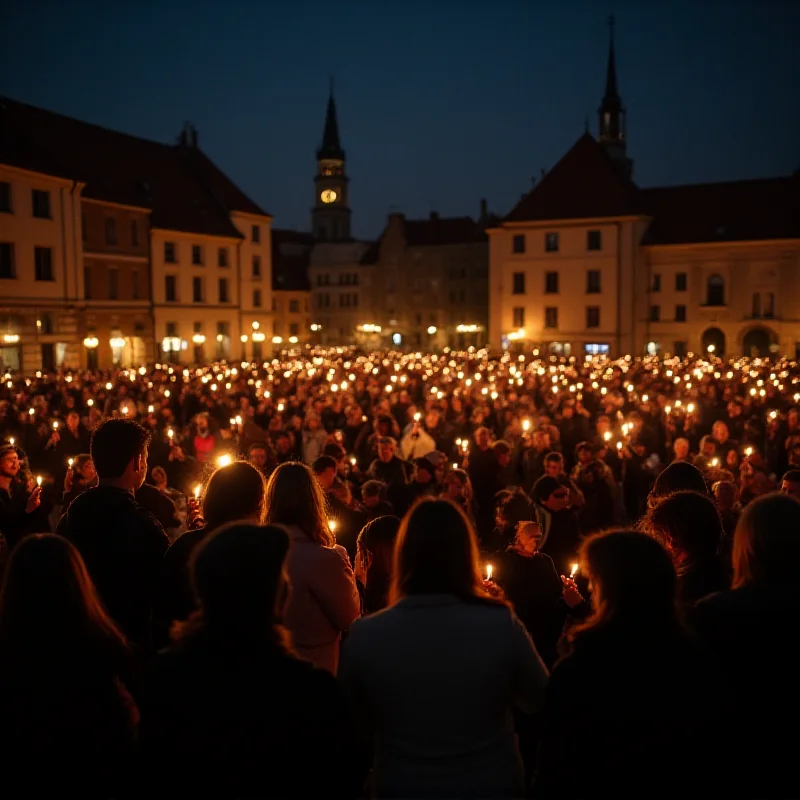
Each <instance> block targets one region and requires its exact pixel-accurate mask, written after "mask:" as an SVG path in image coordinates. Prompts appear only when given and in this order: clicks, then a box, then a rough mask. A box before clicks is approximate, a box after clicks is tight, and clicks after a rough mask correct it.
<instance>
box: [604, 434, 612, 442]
mask: <svg viewBox="0 0 800 800" xmlns="http://www.w3.org/2000/svg"><path fill="white" fill-rule="evenodd" d="M603 441H606V442H610V441H611V431H606V432H605V433H604V434H603Z"/></svg>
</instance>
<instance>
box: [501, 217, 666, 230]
mask: <svg viewBox="0 0 800 800" xmlns="http://www.w3.org/2000/svg"><path fill="white" fill-rule="evenodd" d="M651 220H652V217H648V216H646V215H644V214H641V215H638V214H635V215H631V216H626V217H581V218H577V219H534V220H523V221H522V222H502V223H500V225H498V226H496V227H494V228H487V229H486V233H488V234H492V233H501V232H503V231H522V230H529V229H531V228H535V229H542V230H548V229H552V228H556V227H558V228H580V227H583V226H585V225H615V224H617V223H618V222H650V221H651Z"/></svg>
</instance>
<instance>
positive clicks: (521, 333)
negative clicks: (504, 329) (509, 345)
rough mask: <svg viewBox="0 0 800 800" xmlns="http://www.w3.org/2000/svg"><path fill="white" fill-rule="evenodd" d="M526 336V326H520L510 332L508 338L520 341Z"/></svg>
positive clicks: (512, 340)
mask: <svg viewBox="0 0 800 800" xmlns="http://www.w3.org/2000/svg"><path fill="white" fill-rule="evenodd" d="M524 338H525V328H519V329H518V330H516V331H511V333H509V334H508V339H509V341H511V342H518V341H519V340H520V339H524Z"/></svg>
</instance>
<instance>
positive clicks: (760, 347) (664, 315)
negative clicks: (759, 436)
mask: <svg viewBox="0 0 800 800" xmlns="http://www.w3.org/2000/svg"><path fill="white" fill-rule="evenodd" d="M599 131H600V132H599V136H598V139H597V140H595V139H594V138H593V137H592V136H590V135H589V134H588V133H586V134H584V135H583V136H582V137H581V138H580V139H579V140H578V141H577V142H576V144H575V145H574V146H573V147H572V148H571V149H570V150H569V151H568V152H567V154H566V155H565V156H564V157H563V158H562V159H561V160H560V161H559V162H558V163H557V164H556V165H555V166H554V167H553V169H552V170H551V171H550V172H549V173H547V174H546V175H545V176H544V177H543V178H542V179H541V180H540V181H539V183H538V184H537V185H536V186H534V188H533V189H532V190H531V191H530V192H529V193H528V194H527V195H526V196H525V197H524V198H523V199H522V200H521V201H520V202H519V203H518V204H517V206H516V207H515V208H514V209H512V211H511V212H510V213H509V214H508V216H506V217H505V219H504V220H503V221H502V222H501V223H500V224H499V225H497V226H495V227H494V228H492V229H490V230H489V238H490V255H489V262H490V289H489V340H490V343H491V344H492V345H494V346H501V347H504V348H508V347H511V348H515V349H516V348H522V349H526V350H529V349H530V350H540V351H542V352H547V351H549V352H551V353H553V354H558V355H565V356H568V355H574V356H577V357H583V356H584V355H594V354H602V353H608V354H610V355H612V356H615V355H623V354H628V353H630V354H633V355H642V354H645V353H660V354H662V355H664V354H668V353H669V354H676V355H682V354H684V353H687V352H690V351H693V352H707V351H708V349H709V347H711V348H712V351H713V352H715V353H716V354H717V355H740V354H742V355H748V356H755V355H761V356H765V355H768V354H778V353H779V354H788V355H791V356H794V355H795V353H796V352H797V351H798V348H800V281H798V279H797V275H798V274H800V219H798V216H797V211H796V209H797V208H800V177H798V176H797V175H795V176H790V177H785V178H774V179H766V180H755V181H738V182H731V183H718V184H700V185H690V186H675V187H669V188H659V189H642V188H640V187H638V186H637V185H636V184H635V183H634V182H633V180H632V177H631V175H632V162H631V161H630V159H629V158H628V157H627V155H626V135H625V110H624V107H623V106H622V101H621V99H620V97H619V93H618V91H617V83H616V69H615V63H614V51H613V43H612V46H611V49H610V52H609V64H608V79H607V83H606V92H605V96H604V97H603V101H602V104H601V106H600V110H599Z"/></svg>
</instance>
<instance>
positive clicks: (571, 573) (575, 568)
mask: <svg viewBox="0 0 800 800" xmlns="http://www.w3.org/2000/svg"><path fill="white" fill-rule="evenodd" d="M577 572H578V562H577V561H576V562H574V563H573V565H572V569H570V571H569V577H570V580H572V579H574V578H575V575H576V574H577Z"/></svg>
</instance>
